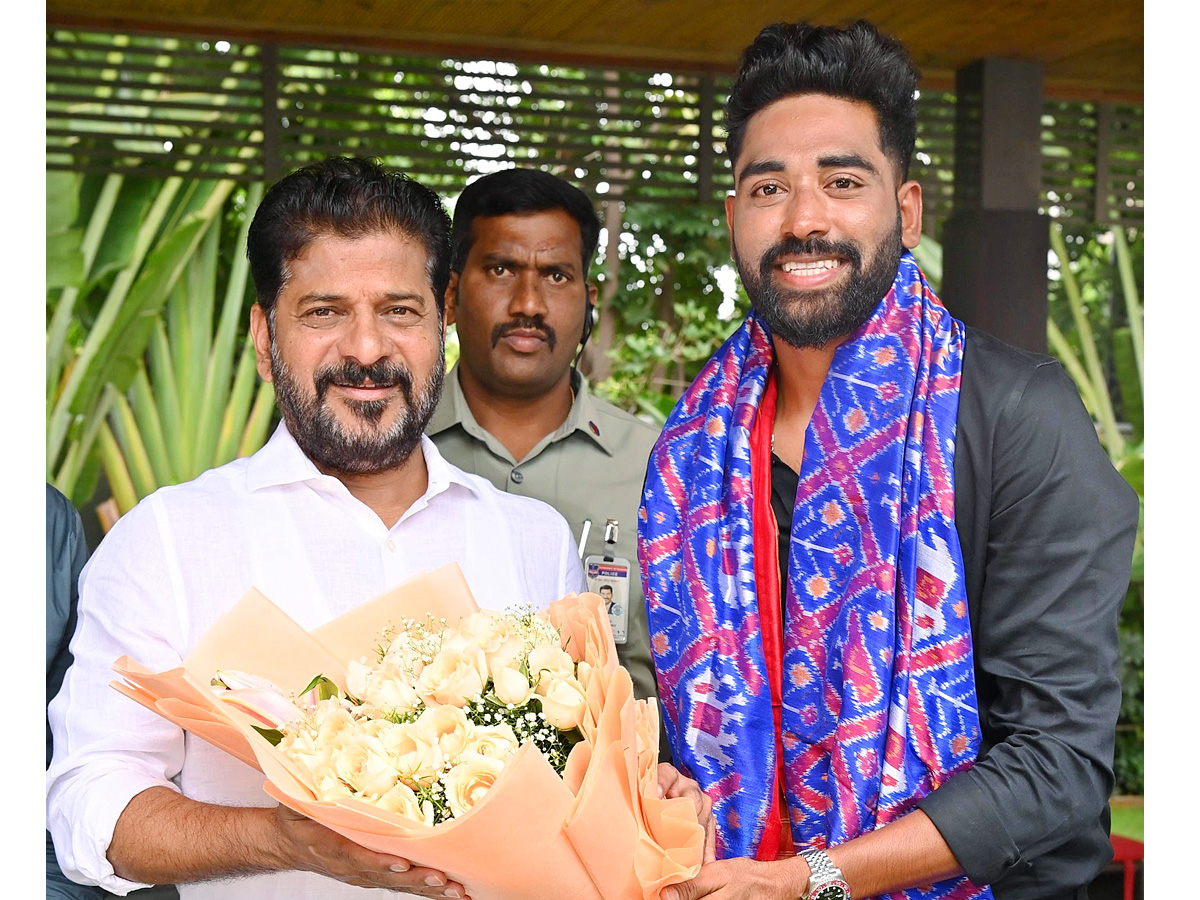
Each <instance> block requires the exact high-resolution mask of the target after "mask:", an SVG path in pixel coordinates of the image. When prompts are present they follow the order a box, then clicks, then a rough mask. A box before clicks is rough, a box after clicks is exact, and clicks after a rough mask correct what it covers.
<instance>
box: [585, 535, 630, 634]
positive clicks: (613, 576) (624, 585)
mask: <svg viewBox="0 0 1200 900" xmlns="http://www.w3.org/2000/svg"><path fill="white" fill-rule="evenodd" d="M586 571H587V586H588V590H589V591H591V592H592V593H593V594H599V595H600V596H601V597H602V598H603V599H604V605H605V607H606V608H607V609H608V624H609V625H611V626H612V633H613V640H614V641H616V642H617V643H618V644H623V643H625V640H626V638H628V636H629V560H627V559H623V558H622V557H620V556H614V557H612V558H611V559H605V558H604V557H603V556H598V555H593V556H589V557H588V558H587V566H586Z"/></svg>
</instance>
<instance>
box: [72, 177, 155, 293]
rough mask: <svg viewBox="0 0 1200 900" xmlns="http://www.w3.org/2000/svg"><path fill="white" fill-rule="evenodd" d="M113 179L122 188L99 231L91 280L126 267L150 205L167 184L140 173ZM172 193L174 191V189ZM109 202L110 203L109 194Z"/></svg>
mask: <svg viewBox="0 0 1200 900" xmlns="http://www.w3.org/2000/svg"><path fill="white" fill-rule="evenodd" d="M112 183H113V184H115V185H116V186H117V187H118V188H119V189H120V194H119V198H113V201H112V203H111V205H108V206H107V214H106V215H105V217H104V222H105V226H104V230H103V231H102V232H101V233H100V234H99V235H98V238H99V239H98V241H97V243H96V247H95V250H94V251H93V252H94V257H93V260H92V264H91V266H90V267H89V271H88V280H89V281H91V282H94V281H96V280H97V279H99V278H102V277H103V276H104V275H105V274H107V273H108V272H112V271H114V270H117V269H123V268H125V267H126V266H128V265H129V264H130V262H132V261H133V259H134V255H135V250H136V247H137V244H138V234H139V232H140V231H141V229H142V227H143V226H144V225H145V223H146V220H147V215H148V212H149V210H150V207H151V205H152V204H153V203H154V201H155V200H156V199H157V198H159V197H160V196H161V194H162V191H163V189H164V188H165V187H166V186H165V185H164V183H163V182H162V181H161V180H160V179H157V178H144V177H137V176H129V177H127V178H125V179H124V180H123V181H122V180H116V179H114V180H113V182H112ZM106 187H107V185H106ZM176 190H177V188H176ZM171 193H172V194H174V190H172V191H171ZM105 202H106V205H107V204H108V202H109V201H108V199H107V198H106V200H105ZM99 211H100V210H97V212H99ZM93 215H95V213H94V214H93ZM151 237H153V235H151Z"/></svg>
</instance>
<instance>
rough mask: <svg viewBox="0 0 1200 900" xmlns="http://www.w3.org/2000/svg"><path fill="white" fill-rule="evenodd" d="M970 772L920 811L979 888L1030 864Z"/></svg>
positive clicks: (920, 805)
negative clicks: (928, 819) (927, 817)
mask: <svg viewBox="0 0 1200 900" xmlns="http://www.w3.org/2000/svg"><path fill="white" fill-rule="evenodd" d="M971 775H972V771H971V770H967V771H966V772H962V773H960V774H959V775H957V776H956V777H954V778H951V779H950V780H949V781H947V782H946V783H945V784H943V785H942V786H941V787H940V788H938V789H937V790H936V791H934V792H933V793H932V794H929V795H928V796H926V797H925V798H924V799H923V800H921V802H920V803H918V804H917V808H918V809H920V810H921V811H922V812H924V813H925V815H927V816H929V818H930V819H931V820H932V821H933V824H934V825H935V826H936V827H937V830H938V831H939V832H941V835H942V838H943V839H944V840H945V841H946V843H947V844H948V845H949V846H950V851H951V852H952V853H953V854H954V857H955V859H957V860H958V864H959V865H960V866H962V869H963V871H964V872H966V873H967V877H968V878H970V879H971V881H973V882H974V883H975V884H978V885H985V884H994V883H996V882H998V881H1000V880H1002V879H1004V878H1007V877H1008V876H1009V875H1012V874H1014V873H1016V872H1023V871H1025V870H1026V869H1028V868H1029V866H1030V863H1029V861H1028V860H1026V859H1025V858H1024V857H1023V856H1021V851H1020V850H1019V849H1018V848H1017V845H1016V843H1014V841H1013V839H1012V835H1010V834H1009V833H1008V829H1007V828H1005V827H1004V820H1003V819H1002V818H1001V816H1000V814H999V812H998V810H997V809H996V805H995V803H993V802H992V801H991V800H989V799H988V798H987V797H986V796H985V795H984V793H983V792H982V791H981V790H979V787H978V786H977V785H976V784H975V781H974V779H973V778H972V777H971Z"/></svg>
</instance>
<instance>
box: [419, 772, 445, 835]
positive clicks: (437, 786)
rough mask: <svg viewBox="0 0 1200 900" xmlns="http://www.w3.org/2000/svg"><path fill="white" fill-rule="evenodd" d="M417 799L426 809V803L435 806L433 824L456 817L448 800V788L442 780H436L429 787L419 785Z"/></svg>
mask: <svg viewBox="0 0 1200 900" xmlns="http://www.w3.org/2000/svg"><path fill="white" fill-rule="evenodd" d="M416 794H417V801H418V802H419V803H420V804H421V808H422V809H424V807H425V804H426V803H429V804H430V805H431V806H432V807H433V824H434V825H440V824H441V823H442V822H446V821H448V820H450V819H453V818H454V813H453V812H452V811H451V810H450V804H449V803H448V802H446V789H445V788H444V787H442V782H441V781H439V780H436V779H435V780H434V781H433V783H432V784H430V785H429V786H428V787H418V788H417V791H416Z"/></svg>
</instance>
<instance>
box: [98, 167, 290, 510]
mask: <svg viewBox="0 0 1200 900" xmlns="http://www.w3.org/2000/svg"><path fill="white" fill-rule="evenodd" d="M262 193H263V187H262V185H261V184H255V185H252V186H251V187H250V188H249V189H248V191H247V197H246V204H245V210H244V216H243V220H242V224H241V227H240V229H239V231H238V233H237V237H236V239H235V242H234V246H235V247H244V246H245V244H246V231H247V229H248V228H249V223H250V220H251V218H252V216H253V213H254V209H255V208H256V207H257V205H258V201H259V200H260V199H261V197H262ZM220 237H221V234H220V230H219V229H218V228H210V229H208V231H207V232H206V233H205V235H204V238H203V240H202V241H201V243H200V245H199V246H198V247H197V249H196V251H195V252H194V253H193V254H192V255H191V256H190V257H189V259H188V261H187V263H186V266H185V268H184V272H183V276H182V277H181V278H180V279H179V280H178V281H177V282H176V284H175V286H174V288H173V289H172V291H171V294H170V296H169V297H168V300H167V303H166V305H165V307H164V309H163V312H162V315H160V316H159V317H158V318H157V320H156V321H155V323H154V327H153V331H152V333H151V336H150V341H149V348H148V351H147V354H146V357H147V359H144V360H141V361H139V365H138V367H137V371H136V373H135V374H134V377H133V381H132V383H131V385H130V388H129V390H128V392H127V393H124V392H121V391H119V390H117V388H116V387H115V386H114V385H112V384H110V385H109V386H108V387H107V389H106V396H105V405H106V406H108V407H109V408H110V412H109V414H108V418H107V420H106V421H105V422H103V423H102V424H101V425H100V427H99V432H98V441H99V454H100V458H101V460H102V462H103V465H104V471H105V474H106V476H107V478H108V484H109V487H110V489H111V490H112V492H113V498H114V499H115V500H116V502H117V507H118V509H119V511H120V512H122V513H124V512H126V511H128V510H129V509H130V508H132V507H133V506H134V505H135V504H136V503H137V501H138V500H140V499H141V498H142V497H145V496H146V495H147V494H150V493H151V492H153V491H155V490H156V489H158V488H159V487H161V486H163V485H167V484H176V483H179V482H182V481H188V480H191V479H193V478H195V477H197V476H198V475H200V474H201V473H202V472H204V471H206V470H207V469H210V468H213V467H214V466H219V465H223V464H224V463H226V462H229V461H230V460H232V459H234V458H236V457H238V456H245V455H248V454H250V453H253V452H254V451H255V450H257V449H258V448H259V447H260V446H262V444H263V441H264V440H265V438H266V434H267V429H268V428H269V426H270V423H271V415H272V412H273V411H274V392H273V390H272V388H271V385H270V384H268V383H266V382H262V383H259V382H258V375H257V370H256V368H255V356H254V344H253V341H252V340H251V339H250V336H249V335H248V334H246V333H245V332H244V330H243V326H244V325H245V319H246V317H245V312H246V309H247V303H246V300H247V296H248V292H247V284H248V281H247V278H248V263H247V260H246V257H245V255H244V254H240V253H238V254H234V256H233V259H234V262H233V264H232V266H231V267H230V269H229V274H228V278H227V281H226V284H225V286H224V290H223V291H221V290H220V288H219V284H218V279H219V275H220V264H221V261H222V247H221V240H220ZM218 294H222V295H223V299H222V301H221V305H220V309H219V311H218V309H217V297H218ZM218 313H219V315H218ZM256 385H257V387H256Z"/></svg>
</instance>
